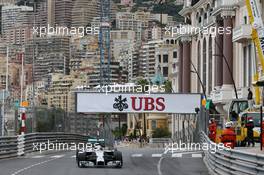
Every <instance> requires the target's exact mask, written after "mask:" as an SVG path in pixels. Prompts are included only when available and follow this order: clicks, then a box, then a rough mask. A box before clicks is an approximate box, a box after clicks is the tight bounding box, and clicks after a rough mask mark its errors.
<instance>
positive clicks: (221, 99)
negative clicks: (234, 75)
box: [212, 89, 233, 103]
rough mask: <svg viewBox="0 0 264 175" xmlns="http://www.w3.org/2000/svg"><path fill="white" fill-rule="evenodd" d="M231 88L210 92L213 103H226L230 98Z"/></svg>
mask: <svg viewBox="0 0 264 175" xmlns="http://www.w3.org/2000/svg"><path fill="white" fill-rule="evenodd" d="M232 96H233V90H229V89H228V90H226V89H220V90H214V91H213V92H212V100H213V102H214V103H227V102H229V101H230V100H232Z"/></svg>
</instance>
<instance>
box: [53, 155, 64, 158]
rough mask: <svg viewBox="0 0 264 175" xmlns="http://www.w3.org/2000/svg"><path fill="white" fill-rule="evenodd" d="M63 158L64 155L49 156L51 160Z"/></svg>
mask: <svg viewBox="0 0 264 175" xmlns="http://www.w3.org/2000/svg"><path fill="white" fill-rule="evenodd" d="M61 157H64V155H55V156H51V158H61Z"/></svg>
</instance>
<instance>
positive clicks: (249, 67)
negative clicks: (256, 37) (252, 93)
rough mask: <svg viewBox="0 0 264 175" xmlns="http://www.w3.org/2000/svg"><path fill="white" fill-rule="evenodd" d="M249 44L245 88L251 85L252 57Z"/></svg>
mask: <svg viewBox="0 0 264 175" xmlns="http://www.w3.org/2000/svg"><path fill="white" fill-rule="evenodd" d="M251 48H252V47H251V44H250V45H248V64H247V65H248V76H247V77H248V84H247V86H248V87H249V86H250V85H251V83H252V56H251Z"/></svg>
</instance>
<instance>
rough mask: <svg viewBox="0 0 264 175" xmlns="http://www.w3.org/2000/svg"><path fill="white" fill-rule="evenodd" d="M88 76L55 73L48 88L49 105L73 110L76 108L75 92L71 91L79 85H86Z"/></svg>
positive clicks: (69, 110)
mask: <svg viewBox="0 0 264 175" xmlns="http://www.w3.org/2000/svg"><path fill="white" fill-rule="evenodd" d="M86 85H87V80H86V76H85V75H84V76H83V75H81V74H72V75H63V74H53V75H52V84H51V87H50V88H49V90H48V95H47V99H48V100H47V102H48V107H49V108H51V107H56V108H61V109H63V110H65V111H66V112H73V111H74V110H75V107H74V106H75V102H74V96H73V95H74V93H72V92H71V90H72V89H74V88H75V87H77V86H86Z"/></svg>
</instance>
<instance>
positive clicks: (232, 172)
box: [201, 132, 264, 175]
mask: <svg viewBox="0 0 264 175" xmlns="http://www.w3.org/2000/svg"><path fill="white" fill-rule="evenodd" d="M201 142H202V143H203V144H204V143H207V144H208V145H209V148H213V147H214V145H215V143H213V142H211V141H210V139H209V138H208V137H207V135H206V134H205V133H204V132H202V133H201ZM204 153H205V157H204V162H205V164H206V166H207V168H208V169H209V172H210V174H212V175H263V174H264V155H260V154H254V153H245V152H242V151H239V150H233V149H232V150H230V149H226V148H225V149H217V150H216V152H215V153H214V152H213V151H211V150H206V151H204Z"/></svg>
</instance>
